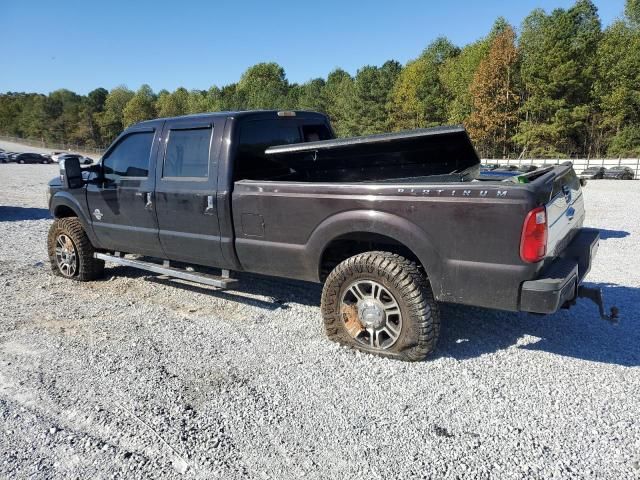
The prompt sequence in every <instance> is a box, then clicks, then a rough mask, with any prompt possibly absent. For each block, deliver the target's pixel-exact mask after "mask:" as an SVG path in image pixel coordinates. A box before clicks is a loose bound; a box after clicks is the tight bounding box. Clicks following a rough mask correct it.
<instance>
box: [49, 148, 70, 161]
mask: <svg viewBox="0 0 640 480" xmlns="http://www.w3.org/2000/svg"><path fill="white" fill-rule="evenodd" d="M69 154H71V152H65V151H62V152H61V151H59V150H58V151H55V152H51V153H50V154H49V156H50V157H51V160H53V161H54V162H58V161H59V159H60V156H61V155H69Z"/></svg>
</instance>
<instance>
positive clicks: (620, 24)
mask: <svg viewBox="0 0 640 480" xmlns="http://www.w3.org/2000/svg"><path fill="white" fill-rule="evenodd" d="M597 62H598V64H597V65H598V78H597V80H596V83H595V87H594V92H595V95H596V97H597V99H598V106H599V109H600V112H601V118H600V121H599V125H598V127H599V128H598V132H599V134H600V135H599V136H598V137H597V138H598V140H599V142H598V144H597V147H598V148H597V149H596V151H597V153H600V150H601V149H602V150H604V149H605V148H608V153H609V154H611V155H637V152H638V151H639V150H640V145H639V144H638V143H637V138H638V132H639V131H640V25H636V24H635V23H633V22H631V21H630V20H629V19H627V21H622V20H620V21H616V22H614V23H613V24H612V25H610V26H609V27H608V28H607V29H606V30H605V31H604V34H603V37H602V41H601V42H600V45H599V47H598V52H597Z"/></svg>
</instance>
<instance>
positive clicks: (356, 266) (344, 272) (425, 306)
mask: <svg viewBox="0 0 640 480" xmlns="http://www.w3.org/2000/svg"><path fill="white" fill-rule="evenodd" d="M354 282H356V283H358V282H365V283H366V282H375V284H377V285H380V286H381V288H382V290H384V291H386V292H388V293H389V294H390V295H391V297H392V299H393V300H394V301H395V302H396V303H397V306H398V307H399V309H400V312H401V321H398V322H397V323H398V324H399V329H400V333H399V334H398V336H397V339H395V340H394V342H393V343H392V344H391V345H390V346H389V347H388V348H382V347H376V346H371V345H366V344H364V343H363V342H362V341H358V337H354V335H353V331H354V330H353V324H352V323H351V322H352V321H351V319H350V317H349V318H348V317H345V313H344V312H345V304H344V298H345V292H347V291H348V290H349V289H350V286H352V285H354ZM347 308H349V307H347ZM321 309H322V315H323V319H324V325H325V330H326V332H327V335H328V337H329V338H330V339H331V340H333V341H335V342H338V343H340V344H341V345H345V346H348V347H351V348H354V349H357V350H361V351H363V352H367V353H373V354H375V355H379V356H382V357H388V358H394V359H398V360H404V361H410V362H415V361H421V360H424V359H425V358H426V357H427V356H428V355H429V354H430V353H431V352H432V351H433V350H434V349H435V346H436V343H437V340H438V336H439V334H440V312H439V309H438V304H437V303H436V301H435V299H434V297H433V292H432V291H431V286H430V284H429V281H428V280H427V278H426V276H425V275H424V274H423V273H422V271H421V270H420V268H419V267H418V266H417V265H416V264H415V263H414V262H412V261H410V260H407V259H406V258H404V257H402V256H400V255H396V254H393V253H389V252H367V253H362V254H359V255H355V256H353V257H351V258H348V259H347V260H345V261H343V262H342V263H340V264H339V265H338V266H337V267H336V268H335V269H334V270H333V271H332V272H331V273H330V274H329V276H328V277H327V280H326V282H325V284H324V288H323V290H322V303H321ZM356 310H357V309H356ZM358 325H359V326H360V325H361V324H358ZM361 332H362V330H361ZM365 335H366V333H365Z"/></svg>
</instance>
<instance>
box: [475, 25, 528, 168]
mask: <svg viewBox="0 0 640 480" xmlns="http://www.w3.org/2000/svg"><path fill="white" fill-rule="evenodd" d="M515 40H516V34H515V32H514V31H513V29H512V28H511V27H510V26H506V27H505V28H504V29H503V30H502V32H501V33H499V34H498V35H496V36H495V37H494V38H493V40H492V42H491V47H490V49H489V53H488V54H487V56H486V57H485V58H483V59H482V61H481V62H480V64H479V65H478V69H477V70H476V73H475V75H474V77H473V81H472V83H471V85H470V88H469V90H470V92H471V95H472V101H473V111H472V112H471V114H470V115H469V118H468V121H467V124H468V128H469V134H470V135H471V138H472V139H473V140H475V142H476V146H477V147H479V149H480V150H481V152H483V153H484V155H485V156H496V155H502V158H505V157H506V156H507V154H508V153H509V151H510V150H511V137H512V135H513V133H514V129H515V126H516V123H517V120H518V102H519V98H518V94H517V93H516V76H517V62H518V50H517V48H516V44H515Z"/></svg>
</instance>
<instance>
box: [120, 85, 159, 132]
mask: <svg viewBox="0 0 640 480" xmlns="http://www.w3.org/2000/svg"><path fill="white" fill-rule="evenodd" d="M155 103H156V96H155V95H154V93H153V90H151V87H150V86H149V85H146V84H145V85H142V86H141V87H140V88H139V89H138V91H137V92H136V93H135V95H134V96H133V97H131V100H129V101H128V102H127V104H126V106H125V107H124V110H123V112H122V117H123V123H124V126H125V127H128V126H129V125H132V124H134V123H138V122H141V121H143V120H149V119H151V118H154V117H155V116H156V107H155Z"/></svg>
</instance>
